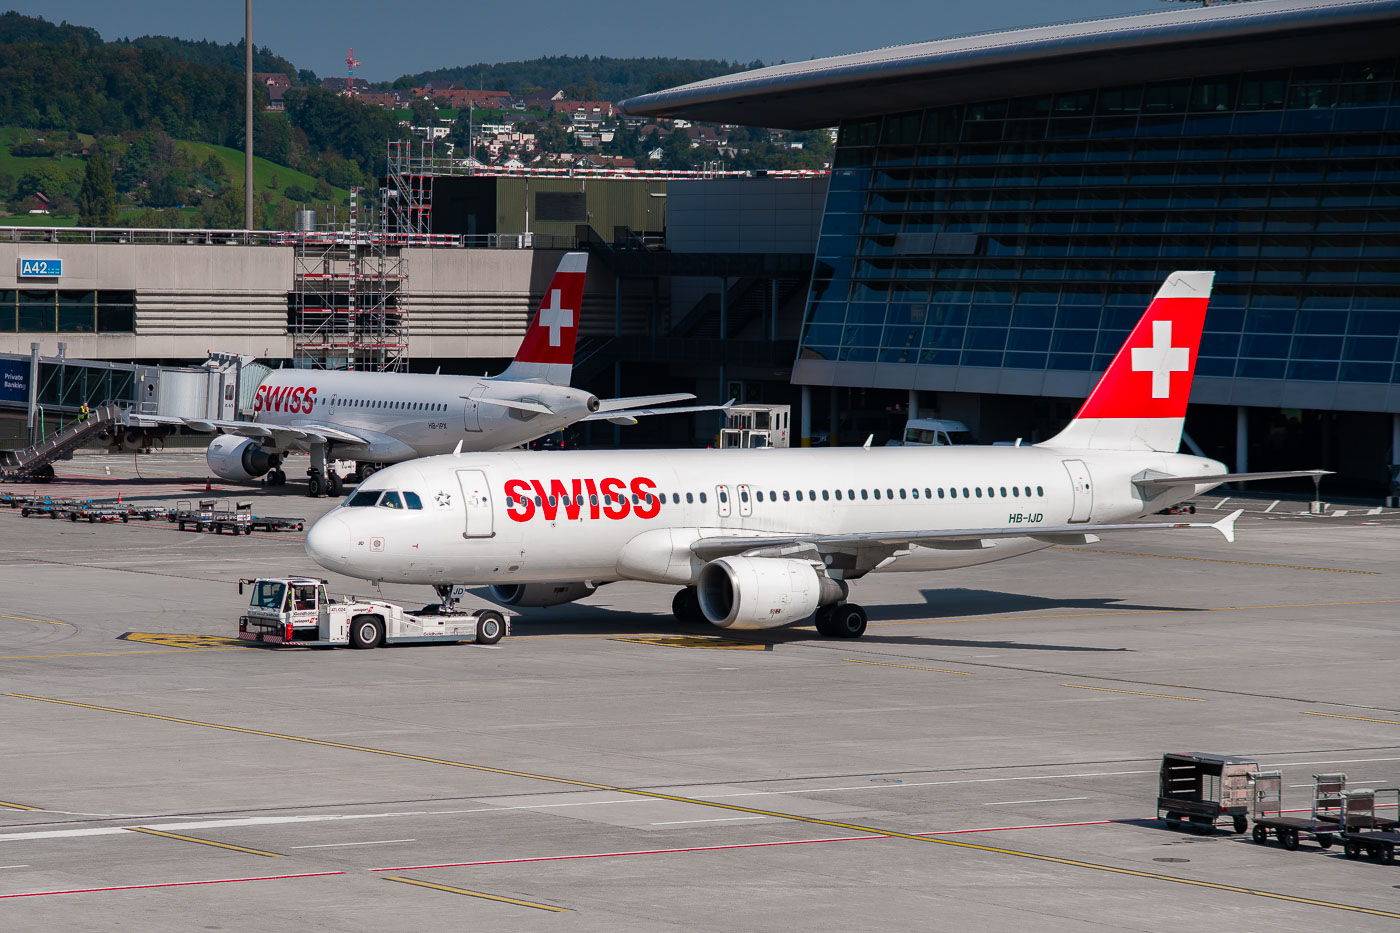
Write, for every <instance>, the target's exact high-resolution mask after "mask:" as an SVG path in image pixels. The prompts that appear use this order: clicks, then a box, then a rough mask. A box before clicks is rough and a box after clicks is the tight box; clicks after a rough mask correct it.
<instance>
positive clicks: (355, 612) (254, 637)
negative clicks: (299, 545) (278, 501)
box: [238, 577, 510, 648]
mask: <svg viewBox="0 0 1400 933" xmlns="http://www.w3.org/2000/svg"><path fill="white" fill-rule="evenodd" d="M245 587H251V589H252V594H251V598H250V599H249V601H248V609H247V611H246V614H245V615H243V616H242V617H241V618H240V619H239V620H238V637H239V638H241V639H243V640H244V641H253V642H260V643H262V644H267V645H295V646H299V647H322V646H324V647H331V646H335V645H350V646H351V647H354V648H378V647H379V646H381V645H393V644H411V643H431V642H455V643H464V642H475V643H477V644H479V645H494V644H495V643H496V642H498V641H500V640H501V638H502V636H504V635H507V634H509V633H510V622H509V620H508V618H507V616H506V614H505V613H503V612H500V611H499V610H496V609H480V610H459V609H457V608H456V604H455V603H454V602H450V601H449V602H447V603H444V604H443V605H434V606H431V607H428V609H425V610H424V611H422V612H412V611H410V610H407V609H404V608H403V607H402V606H396V605H394V604H393V603H388V602H384V601H383V600H377V599H361V598H359V597H357V596H350V597H340V596H332V595H330V594H328V593H327V592H326V581H325V580H317V579H313V578H311V577H266V578H262V579H257V580H250V579H243V580H239V581H238V592H239V593H240V594H242V593H243V591H244V589H245ZM429 610H431V611H429Z"/></svg>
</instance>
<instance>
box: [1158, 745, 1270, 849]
mask: <svg viewBox="0 0 1400 933" xmlns="http://www.w3.org/2000/svg"><path fill="white" fill-rule="evenodd" d="M1258 770H1259V763H1258V762H1256V761H1251V760H1249V759H1247V758H1235V757H1233V756H1230V755H1211V754H1207V753H1205V752H1177V753H1169V754H1166V755H1163V756H1162V770H1161V772H1160V775H1159V780H1158V789H1157V815H1158V817H1159V818H1165V819H1166V821H1167V822H1168V823H1169V824H1172V825H1180V824H1181V822H1182V821H1183V820H1185V821H1189V822H1191V823H1192V824H1194V825H1196V826H1200V827H1203V828H1205V829H1211V828H1213V827H1214V826H1215V823H1216V821H1217V820H1219V819H1221V818H1222V817H1225V818H1228V819H1230V820H1231V822H1232V824H1233V826H1234V829H1235V832H1237V833H1242V832H1244V831H1245V830H1246V829H1247V828H1248V826H1249V824H1248V814H1249V800H1250V786H1249V778H1248V777H1247V775H1248V774H1249V773H1250V772H1251V771H1258Z"/></svg>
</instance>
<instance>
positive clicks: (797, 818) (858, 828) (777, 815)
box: [3, 693, 1400, 920]
mask: <svg viewBox="0 0 1400 933" xmlns="http://www.w3.org/2000/svg"><path fill="white" fill-rule="evenodd" d="M3 696H7V697H11V698H13V699H17V700H36V701H39V702H41V703H55V704H58V705H60V706H74V707H78V708H80V709H90V710H97V711H99V712H104V713H117V714H119V715H123V716H135V717H138V718H141V719H154V720H159V721H162V722H174V723H180V724H182V725H187V726H199V727H201V728H204V729H218V730H221V731H224V732H240V733H243V734H244V735H260V736H264V737H266V738H272V739H281V740H283V741H287V742H300V743H304V744H307V745H319V746H322V747H325V748H341V749H345V750H347V751H354V752H361V753H364V754H369V755H382V756H385V757H389V758H402V759H407V760H409V761H422V762H426V763H428V764H435V765H443V766H446V767H449V768H462V769H465V770H468V771H476V772H480V773H483V774H501V775H506V776H509V777H518V778H526V779H528V780H534V781H545V782H548V783H550V784H562V785H564V786H567V787H586V788H588V789H589V790H602V791H608V792H610V793H614V794H630V795H632V796H635V797H646V798H650V799H653V800H669V801H671V802H673V803H685V804H691V805H692V806H699V807H710V808H712V809H716V810H728V811H731V812H734V813H746V814H750V815H753V816H766V817H770V818H772V819H777V820H788V821H791V822H794V823H807V824H810V825H813V826H827V827H831V828H833V829H841V830H846V831H848V832H853V833H868V834H870V835H874V836H885V837H887V838H890V839H906V840H909V841H911V842H919V843H924V844H932V845H941V846H952V847H953V848H957V849H967V850H972V851H978V852H994V853H998V854H1000V855H1010V856H1015V857H1016V858H1023V859H1029V860H1031V861H1037V862H1047V863H1051V864H1056V865H1067V866H1070V867H1072V868H1083V869H1087V870H1091V871H1100V872H1105V873H1108V874H1114V875H1126V876H1130V877H1134V878H1148V879H1152V880H1155V881H1167V882H1171V883H1173V884H1183V885H1189V886H1191V887H1198V888H1209V889H1211V890H1215V891H1228V892H1231V893H1235V894H1249V895H1252V896H1254V897H1263V898H1269V899H1272V900H1279V901H1287V902H1289V903H1294V904H1309V905H1312V906H1314V907H1326V908H1329V909H1332V910H1344V911H1348V912H1351V913H1358V914H1366V915H1369V916H1374V917H1388V918H1390V919H1392V920H1400V913H1397V912H1394V911H1388V910H1379V909H1377V908H1374V907H1358V906H1355V905H1352V904H1339V903H1335V902H1333V901H1322V900H1315V899H1313V898H1307V897H1298V896H1295V895H1292V894H1281V893H1279V892H1277V891H1261V890H1257V889H1255V888H1245V887H1240V886H1238V885H1231V884H1221V883H1218V882H1213V881H1198V880H1196V879H1194V878H1182V877H1179V876H1176V875H1164V874H1160V873H1158V872H1150V871H1140V870H1137V869H1133V868H1120V867H1118V866H1115V865H1102V864H1099V863H1097V862H1084V861H1079V860H1077V859H1067V858H1059V857H1057V856H1053V855H1042V854H1040V853H1037V852H1025V851H1022V850H1020V849H1005V848H1001V847H998V846H986V845H978V844H977V843H973V842H960V841H958V840H954V839H943V838H939V837H936V836H921V835H918V834H916V833H906V832H899V831H898V830H891V829H881V828H879V827H875V826H865V825H861V824H859V823H843V822H840V821H838V820H824V819H820V818H818V817H815V816H802V815H800V814H796V813H783V812H780V811H777V810H761V809H759V808H757V807H745V806H740V805H739V804H733V803H722V802H720V801H716V800H702V799H699V798H695V797H682V796H679V795H676V794H663V793H659V792H657V791H649V790H638V789H635V788H629V787H618V786H616V785H613V784H600V783H598V782H596V781H580V780H575V779H572V778H562V777H554V776H552V775H546V774H535V773H532V772H529V771H516V770H514V769H512V768H493V767H491V766H489V765H476V764H471V763H470V762H465V761H452V760H451V759H447V758H433V757H430V756H427V755H410V754H408V753H406V752H396V751H391V750H389V749H385V748H373V747H370V746H367V745H349V744H346V743H343V742H328V741H326V740H324V739H312V738H307V737H305V736H299V735H286V734H284V733H280V732H264V731H261V730H258V729H244V728H241V727H239V726H226V725H222V724H220V723H213V722H200V721H199V720H196V719H180V718H178V717H175V716H161V715H158V714H156V713H143V712H140V711H138V710H129V709H118V708H116V707H111V706H95V705H93V704H91V703H78V702H76V701H73V700H59V699H55V698H53V697H38V696H29V695H28V694H23V693H6V694H3ZM196 841H202V840H196Z"/></svg>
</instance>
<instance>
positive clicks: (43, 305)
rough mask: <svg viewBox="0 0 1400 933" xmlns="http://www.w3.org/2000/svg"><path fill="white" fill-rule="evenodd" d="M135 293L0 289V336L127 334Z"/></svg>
mask: <svg viewBox="0 0 1400 933" xmlns="http://www.w3.org/2000/svg"><path fill="white" fill-rule="evenodd" d="M135 330H136V293H135V292H134V291H107V290H103V291H90V290H89V291H78V290H70V289H53V288H20V289H0V333H10V334H14V333H20V334H53V333H59V334H114V333H116V334H130V333H133V332H134V331H135Z"/></svg>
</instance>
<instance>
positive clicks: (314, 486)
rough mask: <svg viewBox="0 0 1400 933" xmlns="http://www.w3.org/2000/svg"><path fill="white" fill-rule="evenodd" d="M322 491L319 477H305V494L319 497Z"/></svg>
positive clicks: (314, 497) (322, 487)
mask: <svg viewBox="0 0 1400 933" xmlns="http://www.w3.org/2000/svg"><path fill="white" fill-rule="evenodd" d="M323 491H324V486H323V484H322V480H321V477H319V476H309V477H307V478H306V494H307V495H308V496H310V497H311V498H313V499H316V498H319V497H320V496H321V493H322V492H323Z"/></svg>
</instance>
